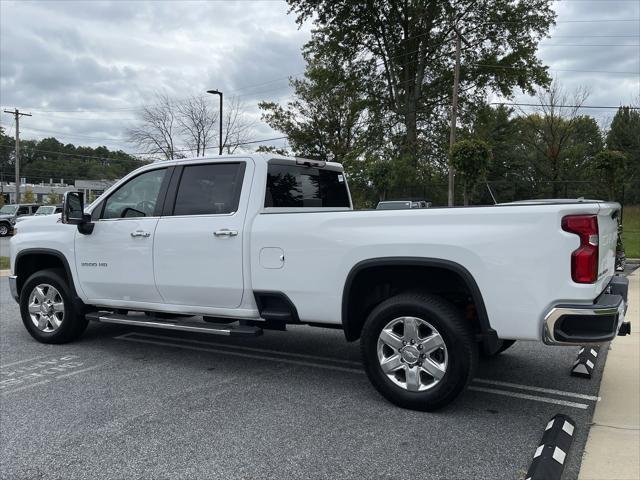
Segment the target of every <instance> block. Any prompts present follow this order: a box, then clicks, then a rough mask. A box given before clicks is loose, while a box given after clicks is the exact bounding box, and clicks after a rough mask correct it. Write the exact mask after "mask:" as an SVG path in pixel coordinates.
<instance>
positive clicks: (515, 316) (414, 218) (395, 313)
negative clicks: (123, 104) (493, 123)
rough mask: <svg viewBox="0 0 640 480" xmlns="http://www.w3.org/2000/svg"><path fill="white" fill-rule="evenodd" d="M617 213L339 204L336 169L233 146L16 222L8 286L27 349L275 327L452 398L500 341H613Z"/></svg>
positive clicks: (529, 205) (381, 377)
mask: <svg viewBox="0 0 640 480" xmlns="http://www.w3.org/2000/svg"><path fill="white" fill-rule="evenodd" d="M619 210H620V205H618V204H616V203H605V202H600V201H587V200H582V201H581V200H577V201H575V200H573V201H572V200H570V201H561V200H559V201H541V202H540V201H539V202H522V203H513V204H504V205H495V206H489V207H470V208H430V209H407V210H386V211H385V210H377V211H376V210H372V211H353V209H352V203H351V197H350V194H349V190H348V187H347V179H346V178H345V176H344V174H343V171H342V167H341V166H340V165H339V164H337V163H325V162H318V161H312V160H304V159H294V158H285V157H274V156H272V155H246V156H229V157H223V156H221V157H215V158H194V159H186V160H175V161H166V162H160V163H154V164H150V165H146V166H144V167H142V168H140V169H138V170H136V171H134V172H132V173H131V174H129V175H127V176H126V177H125V178H123V179H122V180H121V181H120V182H118V183H117V184H115V185H114V186H112V187H111V188H110V189H109V190H107V191H106V192H105V193H104V194H103V195H102V196H101V197H100V198H98V199H97V200H96V201H95V202H93V203H92V204H91V205H89V206H88V207H87V208H86V209H85V207H84V205H83V198H82V195H81V194H80V193H69V194H67V195H66V197H65V200H64V209H63V213H62V215H61V216H58V215H52V216H45V217H40V218H33V219H30V220H26V221H24V222H21V223H20V225H19V226H18V232H17V234H16V235H15V236H14V237H13V238H12V239H11V268H12V276H11V277H10V278H9V280H10V286H11V292H12V295H13V297H14V298H15V299H16V300H17V301H18V302H19V304H20V311H21V315H22V320H23V322H24V325H25V327H26V328H27V330H28V331H29V333H30V334H31V335H32V336H33V337H34V338H35V339H36V340H38V341H40V342H45V343H63V342H68V341H71V340H74V339H76V338H77V337H79V336H80V335H81V334H82V332H83V331H84V329H85V328H86V326H87V322H88V321H89V320H95V321H99V322H107V323H117V324H128V325H135V326H147V327H153V328H165V329H172V330H183V331H191V332H202V333H209V334H219V335H259V334H261V333H262V331H263V329H278V330H284V329H286V326H287V325H289V324H304V325H310V326H315V327H334V328H340V329H343V330H344V334H345V337H346V339H347V340H348V341H354V340H357V339H360V342H361V347H362V356H363V362H364V368H365V370H366V372H367V374H368V376H369V378H370V380H371V382H372V383H373V385H374V386H375V387H376V388H377V389H378V390H379V391H380V393H382V394H383V395H384V396H385V397H386V398H388V399H389V400H391V401H392V402H394V403H396V404H397V405H400V406H403V407H406V408H413V409H420V410H432V409H435V408H438V407H441V406H443V405H445V404H447V403H448V402H450V401H452V400H453V399H454V398H455V397H456V396H457V395H458V394H459V393H460V392H461V391H462V390H463V389H464V387H465V386H466V384H467V383H468V382H469V380H470V379H471V378H472V376H473V374H474V369H475V366H476V363H477V359H478V355H479V353H480V354H484V355H494V354H496V353H499V352H500V351H502V350H504V349H506V348H507V347H509V346H510V345H511V344H512V343H513V342H514V341H515V340H533V341H538V342H544V343H546V344H548V345H577V344H585V343H601V342H606V341H608V340H611V339H612V338H613V337H614V336H615V335H616V334H617V333H619V334H625V333H628V332H629V330H630V325H629V324H628V323H626V322H624V313H625V311H626V298H627V285H628V283H627V280H626V278H625V277H621V276H614V258H615V246H616V238H617V215H618V213H619Z"/></svg>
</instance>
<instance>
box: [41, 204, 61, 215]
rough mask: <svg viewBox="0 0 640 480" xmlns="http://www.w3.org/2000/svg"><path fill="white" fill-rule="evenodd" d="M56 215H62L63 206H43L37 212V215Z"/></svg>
mask: <svg viewBox="0 0 640 480" xmlns="http://www.w3.org/2000/svg"><path fill="white" fill-rule="evenodd" d="M56 213H62V205H42V206H40V208H38V210H36V213H35V215H36V216H40V215H55V214H56Z"/></svg>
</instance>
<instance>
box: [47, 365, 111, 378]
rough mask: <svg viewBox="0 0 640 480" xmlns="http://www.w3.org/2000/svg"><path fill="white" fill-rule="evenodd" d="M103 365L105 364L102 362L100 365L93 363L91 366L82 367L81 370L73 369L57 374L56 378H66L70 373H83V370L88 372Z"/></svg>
mask: <svg viewBox="0 0 640 480" xmlns="http://www.w3.org/2000/svg"><path fill="white" fill-rule="evenodd" d="M103 365H105V364H104V363H101V364H100V365H94V366H93V367H89V368H83V369H82V370H75V371H73V372H69V373H63V374H62V375H58V376H57V377H56V380H57V379H58V378H66V377H70V376H72V375H77V374H79V373H84V372H88V371H89V370H95V369H96V368H99V367H102V366H103Z"/></svg>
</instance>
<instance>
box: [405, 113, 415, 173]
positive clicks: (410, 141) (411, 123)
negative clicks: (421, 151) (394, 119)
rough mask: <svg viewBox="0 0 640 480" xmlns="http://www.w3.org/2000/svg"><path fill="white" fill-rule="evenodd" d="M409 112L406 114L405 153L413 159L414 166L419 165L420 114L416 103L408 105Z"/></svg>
mask: <svg viewBox="0 0 640 480" xmlns="http://www.w3.org/2000/svg"><path fill="white" fill-rule="evenodd" d="M407 109H408V111H407V113H406V115H405V116H404V126H405V129H406V137H405V141H404V152H403V153H404V154H405V155H406V156H407V157H408V158H410V159H411V164H412V165H413V166H414V167H417V166H418V152H417V149H418V148H417V147H418V116H417V114H416V106H415V105H407Z"/></svg>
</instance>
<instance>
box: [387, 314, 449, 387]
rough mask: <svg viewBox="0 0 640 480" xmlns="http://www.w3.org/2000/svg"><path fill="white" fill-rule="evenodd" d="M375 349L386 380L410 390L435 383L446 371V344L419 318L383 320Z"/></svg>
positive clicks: (432, 385) (429, 325) (431, 385)
mask: <svg viewBox="0 0 640 480" xmlns="http://www.w3.org/2000/svg"><path fill="white" fill-rule="evenodd" d="M377 353H378V361H379V362H380V368H382V371H383V372H384V374H385V375H386V376H387V377H388V378H389V380H391V381H392V382H393V383H395V384H396V385H398V386H399V387H402V388H404V389H405V390H409V391H411V392H423V391H425V390H429V389H431V388H433V387H435V386H436V385H437V384H438V383H440V380H442V377H444V374H445V373H446V371H447V359H448V356H447V346H446V345H445V344H444V340H443V338H442V336H441V335H440V333H439V332H438V331H437V330H436V329H435V328H434V327H433V325H431V324H430V323H429V322H427V321H425V320H422V319H421V318H416V317H399V318H395V319H393V320H391V321H390V322H389V323H387V325H386V326H385V327H384V328H383V329H382V331H381V332H380V335H379V336H378V347H377Z"/></svg>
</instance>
